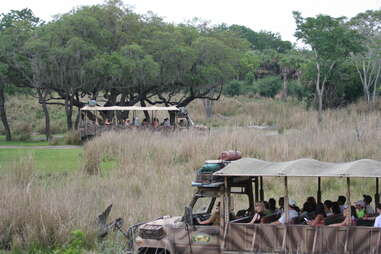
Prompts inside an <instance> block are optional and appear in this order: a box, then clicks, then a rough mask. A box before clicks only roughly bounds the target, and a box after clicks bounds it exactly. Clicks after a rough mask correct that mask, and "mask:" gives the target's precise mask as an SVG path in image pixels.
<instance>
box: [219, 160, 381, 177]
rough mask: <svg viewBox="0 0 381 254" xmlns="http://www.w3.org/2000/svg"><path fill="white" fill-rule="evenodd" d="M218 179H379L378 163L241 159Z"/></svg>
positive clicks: (379, 163)
mask: <svg viewBox="0 0 381 254" xmlns="http://www.w3.org/2000/svg"><path fill="white" fill-rule="evenodd" d="M214 175H218V176H292V177H369V178H370V177H381V161H378V160H370V159H362V160H357V161H352V162H342V163H333V162H322V161H318V160H313V159H299V160H293V161H285V162H272V161H264V160H258V159H255V158H242V159H240V160H237V161H233V162H231V163H230V164H229V165H227V166H226V167H224V168H223V169H221V170H219V171H217V172H215V173H214Z"/></svg>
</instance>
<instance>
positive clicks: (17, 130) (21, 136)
mask: <svg viewBox="0 0 381 254" xmlns="http://www.w3.org/2000/svg"><path fill="white" fill-rule="evenodd" d="M13 137H14V139H15V140H19V141H28V140H30V139H31V137H32V126H31V125H30V124H29V123H28V122H22V123H16V124H15V125H14V126H13Z"/></svg>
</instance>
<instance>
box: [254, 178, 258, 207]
mask: <svg viewBox="0 0 381 254" xmlns="http://www.w3.org/2000/svg"><path fill="white" fill-rule="evenodd" d="M258 180H259V177H258V176H256V177H255V184H254V188H255V203H257V202H258V201H259V195H258V194H259V193H258Z"/></svg>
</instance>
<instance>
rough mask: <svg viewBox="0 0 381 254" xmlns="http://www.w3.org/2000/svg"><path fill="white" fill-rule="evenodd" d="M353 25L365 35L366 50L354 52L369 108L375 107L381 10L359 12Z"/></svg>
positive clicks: (380, 62)
mask: <svg viewBox="0 0 381 254" xmlns="http://www.w3.org/2000/svg"><path fill="white" fill-rule="evenodd" d="M349 24H350V25H351V27H352V28H353V29H356V30H357V31H358V32H359V33H360V34H361V35H363V37H364V42H363V45H364V46H365V50H364V51H363V52H360V53H358V54H352V60H353V62H354V64H355V66H356V70H357V72H358V74H359V76H360V79H361V83H362V87H363V92H364V97H365V100H366V101H367V103H368V106H369V109H372V108H374V104H375V101H376V95H377V89H378V83H379V78H380V73H381V11H380V10H376V11H371V10H369V11H366V12H364V13H359V14H358V15H357V16H355V17H354V18H352V19H351V20H350V23H349Z"/></svg>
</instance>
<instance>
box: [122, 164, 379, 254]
mask: <svg viewBox="0 0 381 254" xmlns="http://www.w3.org/2000/svg"><path fill="white" fill-rule="evenodd" d="M202 174H203V175H202ZM200 175H202V176H200ZM265 177H280V178H282V179H283V182H284V184H283V186H279V188H282V189H283V190H284V203H285V204H287V203H288V199H289V196H288V188H289V187H288V179H289V178H291V177H296V178H300V177H308V178H310V177H313V178H316V179H317V190H316V199H317V200H318V202H319V201H321V198H322V195H323V194H324V193H322V189H321V178H322V177H324V178H332V177H335V178H345V179H346V180H347V184H348V185H347V190H346V191H347V194H346V196H347V202H348V205H350V200H351V199H350V198H351V194H350V193H351V192H350V179H351V178H374V179H376V180H375V183H376V194H375V203H376V204H378V203H379V202H380V195H379V177H381V162H380V161H375V160H358V161H353V162H347V163H327V162H320V161H316V160H312V159H300V160H295V161H288V162H269V161H262V160H257V159H252V158H243V159H238V160H235V161H225V160H216V161H207V162H206V163H205V165H204V166H203V167H202V168H201V169H200V170H199V171H198V176H197V179H196V181H195V182H193V183H192V185H193V186H194V187H195V188H196V191H195V193H194V196H193V199H192V200H191V202H190V204H189V205H188V206H187V207H185V212H184V215H183V216H175V217H169V216H168V217H161V218H158V219H156V220H153V221H150V222H147V223H141V224H137V225H135V226H132V227H130V228H129V231H128V233H126V236H128V238H129V241H130V246H129V247H130V248H129V253H139V254H143V253H146V254H148V253H149V254H153V253H171V254H174V253H176V254H182V253H184V254H185V253H191V254H218V253H226V254H238V253H321V254H323V253H333V254H339V253H340V254H342V253H351V254H365V253H367V254H368V253H381V228H374V227H372V224H369V222H367V223H368V224H367V223H365V222H364V224H361V223H360V220H359V221H358V223H357V225H356V226H354V225H347V226H340V227H329V226H324V225H323V226H310V225H306V224H303V223H297V222H296V220H290V223H285V224H278V225H275V224H271V223H267V222H271V220H274V218H272V217H271V216H272V215H268V216H267V217H266V218H265V217H264V220H263V221H262V223H259V224H251V223H249V222H250V221H251V219H252V217H253V213H254V207H255V202H260V201H263V200H264V196H265V191H264V189H265V188H266V186H264V182H263V179H264V178H265ZM216 207H217V208H216ZM216 209H218V211H219V212H218V213H216V212H215V211H216ZM289 209H290V208H289V207H288V206H286V207H285V208H284V211H285V214H286V221H288V220H287V216H288V210H289ZM212 214H214V215H212ZM215 214H217V215H218V219H216V220H215V221H214V222H211V223H210V224H207V225H204V224H201V223H200V222H202V221H206V220H208V218H210V216H215ZM266 220H267V221H266ZM291 221H292V222H291ZM301 221H302V222H303V220H301Z"/></svg>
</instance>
